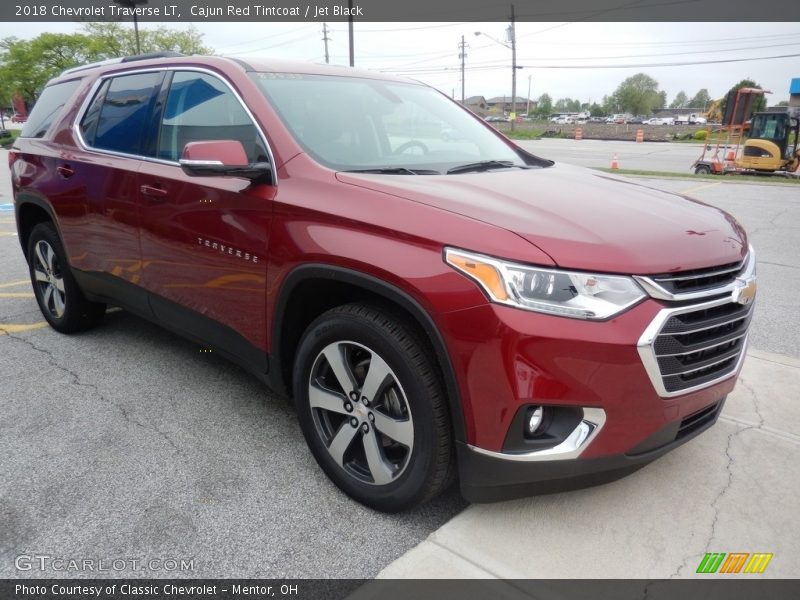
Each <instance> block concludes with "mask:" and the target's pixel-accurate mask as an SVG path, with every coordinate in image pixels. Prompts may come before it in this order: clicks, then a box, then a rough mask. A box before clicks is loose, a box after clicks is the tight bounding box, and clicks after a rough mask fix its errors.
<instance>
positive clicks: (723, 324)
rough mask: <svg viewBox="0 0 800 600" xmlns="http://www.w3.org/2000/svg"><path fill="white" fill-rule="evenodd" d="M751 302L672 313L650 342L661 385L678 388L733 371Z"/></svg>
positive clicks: (670, 389) (688, 386) (691, 385)
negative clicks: (652, 341)
mask: <svg viewBox="0 0 800 600" xmlns="http://www.w3.org/2000/svg"><path fill="white" fill-rule="evenodd" d="M752 309H753V305H752V304H749V305H747V306H743V305H741V304H738V303H735V302H730V303H727V304H722V305H720V306H714V307H711V308H705V309H700V310H696V311H691V312H685V313H681V314H676V315H673V316H671V317H670V318H669V319H667V321H666V322H665V323H664V325H663V326H662V327H661V330H660V331H659V333H658V335H657V336H656V339H655V341H654V343H653V352H654V353H655V357H656V361H657V363H658V368H659V371H660V373H661V378H662V381H663V383H664V389H665V390H666V391H667V392H679V391H681V390H685V389H687V388H692V387H695V386H698V385H703V384H705V383H709V382H711V381H714V380H716V379H718V378H720V377H723V376H725V375H728V374H730V373H732V372H733V371H734V370H735V369H736V365H737V364H738V363H739V357H740V356H741V353H742V351H743V349H744V343H745V335H746V334H747V328H748V326H749V324H750V318H751V317H752V312H753V311H752Z"/></svg>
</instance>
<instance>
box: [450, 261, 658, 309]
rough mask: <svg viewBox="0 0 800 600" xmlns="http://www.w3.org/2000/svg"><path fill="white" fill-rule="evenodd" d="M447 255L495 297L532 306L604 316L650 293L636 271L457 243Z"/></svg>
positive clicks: (513, 304)
mask: <svg viewBox="0 0 800 600" xmlns="http://www.w3.org/2000/svg"><path fill="white" fill-rule="evenodd" d="M444 256H445V260H446V261H447V263H448V264H450V265H451V266H452V267H454V268H456V269H457V270H459V271H461V272H462V273H464V274H465V275H467V276H468V277H470V278H471V279H474V280H475V281H476V282H477V283H478V284H480V286H481V287H482V288H483V289H484V291H485V292H486V293H487V294H488V295H489V298H490V299H491V300H493V301H494V302H499V303H500V304H507V305H509V306H516V307H518V308H524V309H526V310H532V311H536V312H542V313H548V314H551V315H559V316H562V317H572V318H575V319H593V320H603V319H608V318H609V317H613V316H614V315H616V314H619V313H621V312H622V311H624V310H626V309H628V308H629V307H631V306H633V305H634V304H636V303H637V302H639V301H640V300H642V299H643V298H645V297H646V294H645V292H644V290H642V288H641V287H639V285H638V284H637V283H636V282H635V281H634V280H633V279H632V278H630V277H623V276H620V275H601V274H596V273H581V272H578V271H562V270H556V269H543V268H538V267H529V266H527V265H521V264H518V263H513V262H509V261H505V260H499V259H496V258H492V257H489V256H484V255H481V254H473V253H472V252H465V251H463V250H457V249H455V248H445V251H444Z"/></svg>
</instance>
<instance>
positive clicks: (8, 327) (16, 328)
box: [0, 321, 47, 335]
mask: <svg viewBox="0 0 800 600" xmlns="http://www.w3.org/2000/svg"><path fill="white" fill-rule="evenodd" d="M42 327H47V321H39V322H37V323H25V324H19V325H16V324H12V323H0V335H4V334H9V333H22V332H24V331H31V330H33V329H41V328H42Z"/></svg>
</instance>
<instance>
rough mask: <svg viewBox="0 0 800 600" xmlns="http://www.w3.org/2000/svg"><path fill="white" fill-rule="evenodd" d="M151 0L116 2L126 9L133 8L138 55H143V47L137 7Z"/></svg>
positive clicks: (115, 0) (123, 0) (120, 0)
mask: <svg viewBox="0 0 800 600" xmlns="http://www.w3.org/2000/svg"><path fill="white" fill-rule="evenodd" d="M148 2H149V0H114V4H119V5H120V6H124V7H125V8H132V9H134V10H133V31H134V34H135V36H136V54H141V53H142V46H141V43H140V42H139V19H138V18H137V16H136V7H137V6H139V5H141V4H147V3H148Z"/></svg>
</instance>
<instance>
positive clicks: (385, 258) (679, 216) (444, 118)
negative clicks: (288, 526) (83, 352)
mask: <svg viewBox="0 0 800 600" xmlns="http://www.w3.org/2000/svg"><path fill="white" fill-rule="evenodd" d="M9 162H10V166H11V171H12V183H13V191H14V202H15V214H16V220H17V226H18V231H19V239H20V241H21V243H22V249H23V251H24V253H25V257H26V259H27V261H28V264H29V265H30V276H31V281H32V283H33V287H34V290H35V294H36V299H37V301H38V303H39V306H40V307H41V310H42V313H43V314H44V316H45V318H46V319H47V321H48V322H49V323H50V324H51V325H52V326H53V328H54V329H56V330H58V331H61V332H65V333H68V332H74V331H78V330H81V329H85V328H87V327H90V326H92V325H94V324H96V323H97V322H98V321H99V320H100V319H101V318H102V316H103V314H104V312H105V308H106V305H107V304H114V305H118V306H122V307H123V308H125V309H126V310H129V311H131V312H133V313H135V314H138V315H141V316H143V317H145V318H147V319H150V320H152V321H155V322H157V323H160V324H162V325H164V326H165V327H168V328H169V329H171V330H173V331H176V332H178V333H180V334H182V335H184V336H187V337H189V338H191V339H194V340H196V341H198V342H200V343H202V344H205V345H207V346H209V347H212V348H214V349H215V350H216V351H218V352H221V353H223V354H224V355H225V356H227V357H228V358H230V359H231V360H233V361H235V362H237V363H239V364H241V365H243V366H245V367H246V368H247V369H249V370H250V371H252V372H253V373H255V374H256V375H257V376H258V377H260V378H261V379H262V380H264V381H265V382H267V383H269V385H270V386H271V387H272V388H273V389H275V390H276V391H278V392H280V393H281V394H283V395H286V396H290V397H292V398H293V400H294V403H295V405H296V409H297V415H298V418H299V420H300V424H301V426H302V430H303V433H304V435H305V437H306V440H307V443H308V446H309V448H310V449H311V452H312V453H313V455H314V457H315V458H316V460H317V461H318V463H319V465H320V467H321V468H322V469H323V470H324V471H325V473H326V474H327V475H328V476H329V477H330V478H331V479H332V480H333V482H334V483H335V484H336V485H337V486H339V487H340V488H341V489H342V490H344V491H345V492H346V493H348V494H349V495H350V496H352V497H353V498H355V499H356V500H358V501H360V502H362V503H364V504H367V505H369V506H372V507H374V508H377V509H380V510H386V511H396V510H402V509H405V508H408V507H411V506H414V505H416V504H419V503H421V502H423V501H425V500H427V499H429V498H431V497H433V496H434V495H436V494H437V493H439V492H441V491H442V490H443V489H444V488H445V487H446V486H447V485H448V484H449V483H450V482H452V481H453V480H454V479H456V478H458V479H459V481H460V486H461V490H462V493H463V494H464V496H465V497H466V498H467V499H469V500H472V501H490V500H495V499H500V498H509V497H514V496H519V495H523V494H532V493H543V492H549V491H553V490H559V489H567V488H570V487H576V486H582V485H586V484H590V483H595V482H599V481H607V480H611V479H614V478H617V477H620V476H622V475H624V474H626V473H629V472H631V471H633V470H635V469H637V468H639V467H641V466H642V465H644V464H646V463H647V462H649V461H651V460H653V459H654V458H656V457H658V456H660V455H662V454H664V453H665V452H667V451H669V450H670V449H672V448H674V447H676V446H677V445H679V444H681V443H683V442H685V441H686V440H688V439H690V438H691V437H692V436H694V435H696V434H697V433H699V432H700V431H703V430H704V429H706V428H708V427H710V426H711V425H712V424H713V423H714V421H715V420H716V418H717V416H718V415H719V412H720V410H721V408H722V404H723V402H724V400H725V397H726V395H727V394H728V393H729V392H730V391H731V390H732V389H733V387H734V383H735V381H736V377H737V375H738V373H739V370H740V368H741V364H742V360H743V358H744V356H745V349H746V345H747V331H748V327H749V323H750V318H751V315H752V310H753V301H754V297H755V288H756V284H755V256H754V253H753V251H752V249H750V248H749V247H748V243H747V237H746V234H745V232H744V231H743V229H742V227H741V226H740V225H739V224H738V223H737V222H736V221H735V220H734V219H733V218H732V217H731V216H729V215H727V214H725V213H724V212H722V211H720V210H717V209H715V208H713V207H710V206H707V205H704V204H701V203H699V202H696V201H693V200H689V199H686V198H683V197H679V196H677V195H674V194H670V193H666V192H663V191H658V190H655V189H651V188H648V187H646V186H644V185H640V184H638V183H635V182H631V181H628V180H623V179H621V178H619V177H615V176H611V175H606V174H603V173H599V172H592V171H588V170H585V169H580V168H577V167H571V166H568V165H562V164H554V163H553V162H551V161H548V160H544V159H541V158H539V157H536V156H533V155H531V154H529V153H527V152H525V151H524V150H521V149H520V148H518V147H517V146H516V145H514V144H513V143H512V142H510V141H509V140H507V139H506V138H505V137H503V136H502V135H501V134H499V133H497V132H496V131H495V130H494V129H492V128H491V126H489V125H487V124H485V123H483V122H482V121H481V120H480V119H479V118H477V117H475V116H474V115H473V114H472V113H470V112H469V111H468V110H466V109H465V108H463V107H461V106H459V105H458V104H456V103H454V102H452V101H451V100H450V99H448V98H446V97H445V96H444V95H442V94H440V93H439V92H437V91H435V90H434V89H432V88H430V87H427V86H425V85H422V84H420V83H417V82H413V81H408V80H403V79H395V78H390V77H387V76H383V75H379V74H375V73H371V72H366V71H358V70H353V69H345V68H334V67H321V66H315V65H308V64H299V63H288V62H280V61H271V60H263V61H262V60H252V61H249V62H244V61H241V60H233V59H228V58H220V57H179V56H161V57H148V56H145V57H129V58H126V59H121V60H119V61H114V62H112V63H110V64H109V63H105V64H101V65H94V66H92V65H90V66H87V67H80V68H76V69H72V70H69V71H67V72H65V73H63V74H62V75H60V76H59V77H57V78H56V79H54V80H52V81H51V82H49V84H48V85H47V86H46V88H45V89H44V91H43V92H42V94H41V96H40V98H39V99H38V101H37V103H36V105H35V107H34V109H33V111H32V113H31V115H30V118H29V119H28V122H27V123H26V124H25V127H24V129H23V131H22V135H21V136H20V137H19V139H18V140H17V141H16V142H15V144H14V146H13V148H12V150H11V152H10V154H9Z"/></svg>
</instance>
